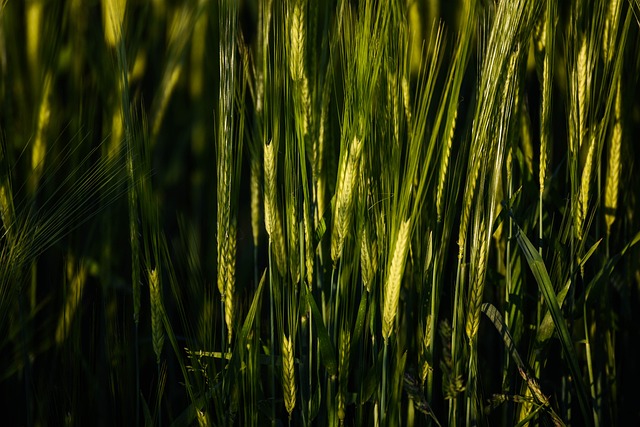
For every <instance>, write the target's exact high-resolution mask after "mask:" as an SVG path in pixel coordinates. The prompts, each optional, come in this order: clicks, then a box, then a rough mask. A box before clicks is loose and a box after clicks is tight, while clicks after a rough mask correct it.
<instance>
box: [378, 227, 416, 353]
mask: <svg viewBox="0 0 640 427" xmlns="http://www.w3.org/2000/svg"><path fill="white" fill-rule="evenodd" d="M410 232H411V221H410V220H406V221H405V222H403V223H402V225H401V226H400V230H399V231H398V236H397V237H396V243H395V246H394V248H395V249H394V251H393V258H392V260H391V266H390V267H389V273H388V275H387V283H386V284H385V287H384V311H383V316H382V337H383V338H384V340H385V342H386V341H387V340H388V339H389V336H390V335H391V331H392V329H393V325H394V320H395V317H396V312H397V311H398V302H399V299H400V285H401V284H402V276H403V274H404V265H405V262H406V259H407V251H408V250H409V240H410V239H409V237H410Z"/></svg>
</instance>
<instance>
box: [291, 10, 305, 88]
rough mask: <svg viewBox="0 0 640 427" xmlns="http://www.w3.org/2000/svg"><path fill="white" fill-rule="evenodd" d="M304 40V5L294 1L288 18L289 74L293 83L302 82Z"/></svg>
mask: <svg viewBox="0 0 640 427" xmlns="http://www.w3.org/2000/svg"><path fill="white" fill-rule="evenodd" d="M305 39H306V29H305V8H304V4H303V3H301V2H299V1H296V2H295V4H294V6H293V11H291V15H290V17H289V72H290V73H291V79H292V80H294V81H298V80H302V79H303V78H304V76H305V72H304V46H305Z"/></svg>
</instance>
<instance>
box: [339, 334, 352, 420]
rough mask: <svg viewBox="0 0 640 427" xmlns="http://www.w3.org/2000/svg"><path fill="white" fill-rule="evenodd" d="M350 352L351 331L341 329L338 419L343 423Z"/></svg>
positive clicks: (345, 411) (345, 410)
mask: <svg viewBox="0 0 640 427" xmlns="http://www.w3.org/2000/svg"><path fill="white" fill-rule="evenodd" d="M350 352H351V333H350V332H349V331H348V330H346V329H343V330H342V332H341V333H340V362H339V365H338V420H340V425H343V424H344V418H345V416H346V414H347V406H346V396H347V384H348V382H349V354H350Z"/></svg>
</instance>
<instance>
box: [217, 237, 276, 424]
mask: <svg viewBox="0 0 640 427" xmlns="http://www.w3.org/2000/svg"><path fill="white" fill-rule="evenodd" d="M272 267H273V265H272V260H271V238H269V330H270V334H271V341H270V343H269V345H270V350H269V351H270V353H271V375H270V376H269V383H270V386H271V425H272V426H273V427H275V425H276V382H275V376H276V359H275V344H274V343H275V334H274V330H275V327H274V320H273V310H274V302H273V268H272ZM222 323H224V322H222ZM223 337H224V335H223Z"/></svg>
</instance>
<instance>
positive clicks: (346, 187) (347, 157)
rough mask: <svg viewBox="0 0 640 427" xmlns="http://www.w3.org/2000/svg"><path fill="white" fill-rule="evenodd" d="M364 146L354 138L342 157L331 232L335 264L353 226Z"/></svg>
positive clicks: (332, 255)
mask: <svg viewBox="0 0 640 427" xmlns="http://www.w3.org/2000/svg"><path fill="white" fill-rule="evenodd" d="M362 145H363V143H362V141H361V140H360V139H359V138H358V137H357V136H354V137H353V141H352V142H351V146H350V147H349V150H348V151H347V152H346V153H344V152H343V153H342V154H341V155H340V166H339V170H338V184H337V186H338V188H337V189H336V206H335V209H334V212H333V230H332V231H331V259H332V260H333V262H334V264H335V263H337V262H338V259H339V258H340V257H341V256H342V249H343V246H344V239H345V237H346V236H347V233H348V232H349V227H350V226H351V219H352V216H353V215H352V212H353V201H354V199H355V191H354V189H355V186H356V182H357V178H358V171H359V168H358V165H359V162H360V153H361V152H362ZM347 153H348V154H347Z"/></svg>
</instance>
